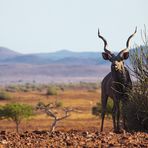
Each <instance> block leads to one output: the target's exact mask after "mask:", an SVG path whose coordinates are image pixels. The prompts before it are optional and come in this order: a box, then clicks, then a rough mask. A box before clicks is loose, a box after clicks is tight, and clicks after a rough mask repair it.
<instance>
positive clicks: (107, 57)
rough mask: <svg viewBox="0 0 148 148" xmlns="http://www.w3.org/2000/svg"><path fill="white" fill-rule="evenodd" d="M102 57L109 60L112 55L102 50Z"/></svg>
mask: <svg viewBox="0 0 148 148" xmlns="http://www.w3.org/2000/svg"><path fill="white" fill-rule="evenodd" d="M102 57H103V59H104V60H111V58H112V55H111V54H109V53H107V52H102Z"/></svg>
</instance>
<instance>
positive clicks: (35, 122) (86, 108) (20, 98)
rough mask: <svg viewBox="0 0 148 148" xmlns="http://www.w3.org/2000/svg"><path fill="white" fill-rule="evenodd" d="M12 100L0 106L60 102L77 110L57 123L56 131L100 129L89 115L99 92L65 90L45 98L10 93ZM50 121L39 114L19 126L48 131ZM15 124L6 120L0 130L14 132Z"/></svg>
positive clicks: (38, 94) (28, 93) (24, 93)
mask: <svg viewBox="0 0 148 148" xmlns="http://www.w3.org/2000/svg"><path fill="white" fill-rule="evenodd" d="M11 95H12V99H11V100H8V101H0V105H4V104H6V103H11V102H20V103H26V104H31V105H33V106H35V105H36V104H37V103H38V102H39V101H42V102H44V103H49V102H54V101H55V100H58V101H61V102H62V104H63V106H65V107H66V106H69V107H72V108H77V109H78V110H79V111H81V112H80V113H71V116H70V117H69V118H67V119H65V120H63V121H60V122H59V123H58V126H57V129H61V130H68V129H85V128H90V129H91V128H92V129H93V128H98V129H99V127H100V119H99V118H96V117H94V116H93V115H92V114H91V108H92V106H94V105H95V104H96V102H98V101H99V98H100V90H96V91H88V90H81V89H77V90H66V91H59V92H58V95H56V96H46V95H45V94H44V93H41V92H15V93H11ZM51 122H52V119H51V118H49V117H47V116H46V115H45V114H42V113H39V114H38V115H36V116H34V117H33V118H32V119H30V120H29V121H24V122H23V123H22V124H21V126H20V127H21V130H48V129H49V126H50V123H51ZM105 126H106V127H109V128H111V126H112V125H111V121H110V120H108V121H106V122H105ZM14 127H15V124H13V122H10V121H7V120H1V121H0V128H1V129H3V130H5V129H7V130H15V128H14Z"/></svg>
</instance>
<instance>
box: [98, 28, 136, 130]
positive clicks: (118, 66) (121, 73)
mask: <svg viewBox="0 0 148 148" xmlns="http://www.w3.org/2000/svg"><path fill="white" fill-rule="evenodd" d="M136 32H137V27H136V29H135V32H134V33H133V34H132V35H131V36H130V37H129V38H128V40H127V42H126V48H125V49H123V50H121V51H120V52H119V53H118V54H117V55H114V54H113V53H112V52H111V51H109V50H108V49H107V41H106V39H105V38H104V37H103V36H101V35H100V32H99V30H98V37H99V38H101V39H102V40H103V42H104V52H103V53H102V56H103V58H104V59H105V60H109V61H110V62H111V72H110V73H109V74H107V75H106V76H105V78H104V79H103V81H102V84H101V103H102V114H101V117H102V122H101V131H103V124H104V117H105V112H106V104H107V100H108V97H110V98H112V99H113V109H112V119H113V127H114V132H119V131H120V127H119V120H120V107H119V105H120V101H121V102H122V105H124V104H125V102H126V100H127V98H126V97H127V95H126V94H127V91H128V90H129V89H131V88H132V82H131V78H130V75H129V72H128V70H127V68H126V67H125V66H124V60H126V59H128V57H129V42H130V40H131V38H132V37H133V36H134V34H135V33H136ZM122 117H123V126H124V128H125V117H124V114H123V113H122Z"/></svg>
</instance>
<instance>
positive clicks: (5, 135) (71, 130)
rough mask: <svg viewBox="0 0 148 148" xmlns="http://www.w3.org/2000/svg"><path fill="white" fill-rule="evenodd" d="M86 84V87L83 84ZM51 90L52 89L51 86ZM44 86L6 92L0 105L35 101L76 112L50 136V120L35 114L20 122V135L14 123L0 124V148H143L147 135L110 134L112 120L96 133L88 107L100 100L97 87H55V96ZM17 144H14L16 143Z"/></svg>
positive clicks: (96, 120)
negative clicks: (101, 131) (6, 94)
mask: <svg viewBox="0 0 148 148" xmlns="http://www.w3.org/2000/svg"><path fill="white" fill-rule="evenodd" d="M85 85H86V84H85ZM54 87H55V86H54ZM46 92H47V89H46V87H43V89H40V91H39V90H36V89H34V90H33V91H32V90H30V91H25V92H24V91H13V92H9V93H10V95H11V99H9V100H7V99H6V100H1V101H0V105H5V104H7V103H11V102H20V103H25V104H30V105H32V106H34V107H35V106H36V105H37V103H38V102H44V103H45V104H47V103H49V102H55V101H59V102H61V104H62V106H64V107H72V108H75V109H77V110H80V111H81V112H79V113H72V114H71V116H70V117H68V118H66V119H64V120H61V121H60V122H59V123H58V125H57V127H56V130H55V132H54V133H49V132H48V131H49V129H50V125H51V122H52V118H49V116H47V115H46V114H45V113H43V112H39V111H37V114H36V116H34V117H32V118H31V119H30V120H26V121H23V122H22V123H21V125H20V130H19V131H20V133H16V132H15V124H14V123H13V122H10V121H7V120H1V121H0V129H1V131H0V147H16V148H21V147H22V148H24V147H30V148H31V147H53V148H54V147H61V148H64V147H65V148H66V147H71V148H73V147H89V148H91V147H147V146H148V134H146V133H127V132H124V133H122V134H115V133H113V132H112V120H111V119H109V118H106V120H105V128H104V132H103V133H100V132H99V130H100V119H99V118H98V117H96V116H94V115H92V111H91V110H92V107H93V106H94V105H96V103H97V102H99V101H100V89H99V88H98V87H94V86H93V87H91V88H90V85H89V88H88V87H86V86H85V87H84V85H83V87H82V86H81V87H80V85H74V86H69V87H68V86H66V87H62V89H61V86H60V87H57V95H47V93H46ZM16 141H17V142H16Z"/></svg>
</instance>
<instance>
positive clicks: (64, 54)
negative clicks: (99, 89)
mask: <svg viewBox="0 0 148 148" xmlns="http://www.w3.org/2000/svg"><path fill="white" fill-rule="evenodd" d="M109 65H110V62H107V61H105V60H103V58H102V55H101V53H99V52H72V51H69V50H61V51H57V52H53V53H37V54H20V53H17V52H14V51H12V50H10V49H7V48H2V47H1V48H0V84H7V83H19V82H23V83H25V82H33V81H35V82H39V83H49V82H52V83H55V82H56V83H59V82H80V81H85V82H90V81H91V82H92V81H93V82H96V81H97V80H98V79H101V78H102V77H104V75H106V74H107V73H108V71H110V67H109Z"/></svg>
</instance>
